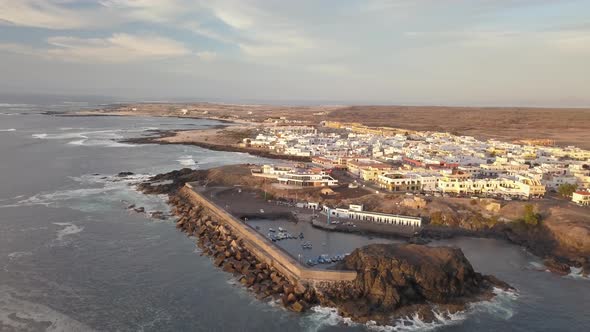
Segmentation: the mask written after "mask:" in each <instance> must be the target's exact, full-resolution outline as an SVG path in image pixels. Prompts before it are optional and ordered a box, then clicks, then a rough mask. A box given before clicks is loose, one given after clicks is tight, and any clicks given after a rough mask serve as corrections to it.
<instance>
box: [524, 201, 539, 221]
mask: <svg viewBox="0 0 590 332" xmlns="http://www.w3.org/2000/svg"><path fill="white" fill-rule="evenodd" d="M540 219H541V218H540V216H539V214H537V213H535V207H534V206H533V205H532V204H527V205H525V206H524V217H523V220H524V223H525V224H527V225H531V226H536V225H538V224H539V221H540Z"/></svg>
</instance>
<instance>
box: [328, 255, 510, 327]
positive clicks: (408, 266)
mask: <svg viewBox="0 0 590 332" xmlns="http://www.w3.org/2000/svg"><path fill="white" fill-rule="evenodd" d="M337 268H339V269H347V270H355V271H357V273H358V276H357V278H356V280H355V281H354V282H353V283H352V284H351V285H341V286H340V287H331V288H328V289H324V290H323V292H322V296H321V297H320V301H321V302H322V303H323V304H326V305H332V306H336V307H338V308H339V309H340V311H341V313H342V314H343V315H345V316H348V317H351V318H352V319H353V320H355V321H361V322H365V321H368V320H375V321H377V322H379V323H382V324H387V323H389V322H390V320H391V318H392V317H396V316H397V317H399V316H405V315H407V314H408V313H409V312H419V313H420V315H421V316H423V318H424V319H426V320H428V319H429V318H431V317H429V316H428V315H430V316H432V310H431V309H432V308H434V306H436V308H438V309H439V310H440V309H441V308H444V309H445V311H446V310H448V311H449V312H456V311H459V310H463V309H465V305H466V304H467V303H469V302H472V301H479V300H484V299H489V298H490V297H492V296H493V292H492V290H493V288H494V287H499V288H504V289H508V288H510V286H509V285H508V284H506V283H504V282H502V281H500V280H498V279H496V278H494V277H492V276H484V275H481V274H479V273H477V272H475V271H474V270H473V267H472V266H471V264H470V263H469V261H468V260H467V259H466V258H465V256H464V255H463V252H462V251H461V250H460V249H457V248H450V247H428V246H423V245H414V244H403V245H395V244H373V245H369V246H366V247H363V248H360V249H357V250H355V251H354V252H352V253H351V254H350V255H349V256H347V257H346V258H345V259H344V261H342V262H340V263H339V265H338V266H337ZM408 309H409V310H408Z"/></svg>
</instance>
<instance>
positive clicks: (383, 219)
mask: <svg viewBox="0 0 590 332" xmlns="http://www.w3.org/2000/svg"><path fill="white" fill-rule="evenodd" d="M323 213H324V214H326V215H327V216H328V218H332V217H335V218H345V219H351V220H359V221H367V222H374V223H381V224H390V225H399V226H411V227H420V226H422V218H420V217H410V216H401V215H396V214H386V213H379V212H370V211H363V206H362V205H353V204H351V205H349V208H348V209H342V208H336V209H332V208H330V207H328V206H325V205H324V206H323Z"/></svg>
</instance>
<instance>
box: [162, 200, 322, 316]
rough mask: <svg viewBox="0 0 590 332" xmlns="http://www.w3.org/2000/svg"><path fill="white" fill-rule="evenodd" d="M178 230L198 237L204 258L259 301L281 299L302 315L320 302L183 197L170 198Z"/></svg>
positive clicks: (310, 290) (312, 292)
mask: <svg viewBox="0 0 590 332" xmlns="http://www.w3.org/2000/svg"><path fill="white" fill-rule="evenodd" d="M169 204H171V205H172V206H173V213H174V215H176V216H178V218H179V219H178V221H177V222H176V227H177V228H178V229H180V230H181V231H183V232H185V233H187V234H188V235H190V236H195V237H196V238H197V240H198V241H197V245H198V246H199V248H200V249H201V250H202V254H203V255H207V256H210V257H211V258H212V259H213V264H214V265H215V266H217V267H219V268H221V269H223V271H225V272H227V273H231V274H233V275H234V277H235V278H236V279H237V280H239V282H240V284H242V285H243V286H244V287H247V288H248V289H249V290H251V291H252V292H254V293H256V294H257V295H256V297H257V298H258V299H259V300H267V299H268V300H270V299H272V300H280V301H281V303H282V304H283V305H284V306H285V307H286V308H288V309H290V310H292V311H295V312H302V311H304V310H306V309H308V308H310V307H311V306H312V305H314V304H317V303H318V300H317V297H316V294H315V291H314V289H313V288H310V287H306V286H305V285H303V284H301V283H293V282H291V281H289V280H288V279H287V278H285V277H284V276H283V275H282V274H281V273H280V272H279V271H277V270H276V269H275V268H273V267H272V266H269V265H268V264H266V263H263V262H261V261H260V260H258V259H257V258H256V257H255V256H254V255H253V254H252V253H251V252H250V251H248V249H247V248H246V247H245V246H244V244H243V242H242V240H241V239H239V238H238V237H237V236H236V235H234V234H232V231H231V230H230V229H229V228H228V227H226V226H224V225H223V224H221V223H219V222H218V221H216V220H214V219H213V218H212V217H211V216H209V215H208V214H207V212H206V210H205V209H203V208H201V207H198V206H194V205H193V204H192V203H191V202H189V201H188V200H187V199H186V198H185V197H183V196H182V195H181V194H177V195H174V196H171V197H170V200H169Z"/></svg>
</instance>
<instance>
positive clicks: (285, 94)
mask: <svg viewBox="0 0 590 332" xmlns="http://www.w3.org/2000/svg"><path fill="white" fill-rule="evenodd" d="M589 13H590V1H588V0H297V1H289V0H280V1H279V0H0V92H2V93H31V94H34V93H41V94H70V95H104V96H114V97H125V98H135V99H138V100H170V99H174V98H183V99H193V100H195V101H199V100H200V101H202V100H218V101H219V100H221V101H227V102H234V101H269V102H280V101H294V102H296V101H301V102H314V101H316V102H318V103H332V104H406V105H473V106H486V105H487V106H499V105H503V106H574V107H578V106H590V14H589Z"/></svg>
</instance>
